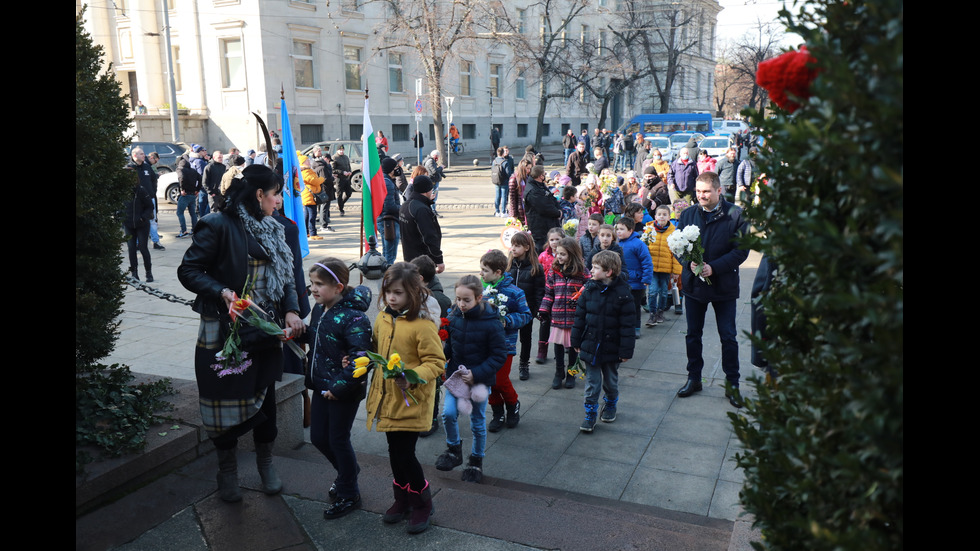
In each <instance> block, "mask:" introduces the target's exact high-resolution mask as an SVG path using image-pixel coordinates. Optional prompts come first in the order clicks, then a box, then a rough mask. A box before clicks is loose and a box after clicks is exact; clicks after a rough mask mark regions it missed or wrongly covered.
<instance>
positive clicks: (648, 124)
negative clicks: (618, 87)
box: [619, 113, 711, 136]
mask: <svg viewBox="0 0 980 551" xmlns="http://www.w3.org/2000/svg"><path fill="white" fill-rule="evenodd" d="M619 131H620V132H622V133H623V134H626V133H629V134H633V135H635V134H636V133H637V132H642V133H643V134H644V135H646V136H670V135H671V134H674V133H675V132H697V133H699V134H705V135H707V134H710V133H711V115H709V114H705V113H649V114H643V115H636V116H635V117H633V118H632V119H630V120H629V122H627V123H626V124H625V125H623V127H622V128H621V129H620V130H619Z"/></svg>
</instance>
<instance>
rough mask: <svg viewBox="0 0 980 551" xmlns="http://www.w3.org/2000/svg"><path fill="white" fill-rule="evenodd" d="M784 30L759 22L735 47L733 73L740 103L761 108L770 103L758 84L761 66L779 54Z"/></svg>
mask: <svg viewBox="0 0 980 551" xmlns="http://www.w3.org/2000/svg"><path fill="white" fill-rule="evenodd" d="M782 34H783V33H782V31H781V30H780V29H779V27H778V26H776V25H775V24H773V23H767V22H763V21H762V20H761V19H759V20H757V22H756V26H755V28H754V29H753V30H751V31H749V32H747V33H745V34H744V35H742V37H741V38H739V39H738V40H737V41H736V42H735V44H734V45H733V46H732V49H731V53H730V56H731V58H730V62H729V64H728V66H729V68H730V70H731V71H732V72H733V73H734V74H735V81H736V82H735V88H736V92H737V96H738V103H739V105H741V106H742V107H750V108H752V109H757V108H758V107H760V106H764V105H765V104H766V102H767V100H768V94H766V91H765V90H764V89H763V88H762V87H761V86H759V85H758V84H756V82H755V75H756V73H757V72H758V70H759V63H760V62H763V61H765V60H767V59H769V58H771V57H774V56H776V55H777V54H779V45H780V42H781V41H782Z"/></svg>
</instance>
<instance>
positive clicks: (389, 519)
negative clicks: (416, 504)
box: [381, 480, 412, 524]
mask: <svg viewBox="0 0 980 551" xmlns="http://www.w3.org/2000/svg"><path fill="white" fill-rule="evenodd" d="M391 492H392V493H393V494H394V495H395V504H394V505H392V506H391V507H388V510H387V511H385V514H384V516H383V517H381V520H383V521H385V522H386V523H387V524H395V523H398V522H401V521H403V520H405V519H406V518H407V517H408V514H409V513H410V512H411V511H412V506H411V505H410V504H409V497H408V483H407V482H406V483H405V485H404V486H401V485H399V484H398V482H397V481H395V480H392V481H391Z"/></svg>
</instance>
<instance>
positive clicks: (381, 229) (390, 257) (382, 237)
mask: <svg viewBox="0 0 980 551" xmlns="http://www.w3.org/2000/svg"><path fill="white" fill-rule="evenodd" d="M377 223H378V241H379V242H380V243H381V244H382V249H383V251H384V252H383V254H384V257H385V262H387V263H388V265H389V266H391V265H392V264H394V263H395V257H397V256H398V238H399V237H400V235H401V230H400V228H399V227H398V222H395V223H394V224H392V226H394V228H395V232H394V233H395V235H393V236H392V235H386V234H385V221H384V216H383V215H382V216H379V217H378V219H377Z"/></svg>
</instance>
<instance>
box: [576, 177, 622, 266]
mask: <svg viewBox="0 0 980 551" xmlns="http://www.w3.org/2000/svg"><path fill="white" fill-rule="evenodd" d="M622 183H623V177H622V176H617V177H616V179H615V180H612V181H610V182H609V187H608V188H607V192H606V198H605V200H604V201H603V202H602V210H603V212H604V213H605V214H606V215H607V216H608V215H610V214H612V215H613V216H614V219H615V218H619V217H620V216H622V215H623V207H624V206H625V200H624V198H623V190H621V189H620V188H619V186H621V185H622ZM603 222H605V219H603ZM583 252H584V251H583ZM586 256H588V255H586Z"/></svg>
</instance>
